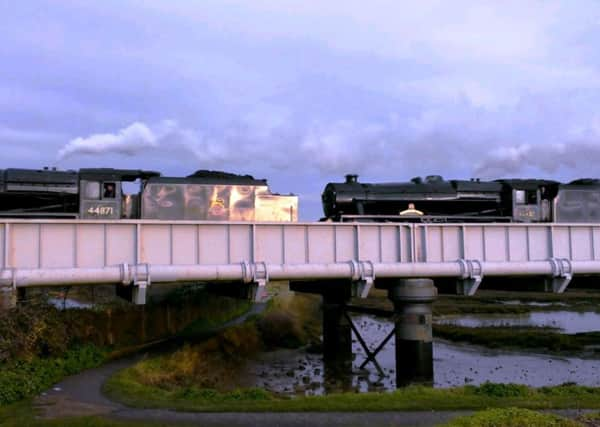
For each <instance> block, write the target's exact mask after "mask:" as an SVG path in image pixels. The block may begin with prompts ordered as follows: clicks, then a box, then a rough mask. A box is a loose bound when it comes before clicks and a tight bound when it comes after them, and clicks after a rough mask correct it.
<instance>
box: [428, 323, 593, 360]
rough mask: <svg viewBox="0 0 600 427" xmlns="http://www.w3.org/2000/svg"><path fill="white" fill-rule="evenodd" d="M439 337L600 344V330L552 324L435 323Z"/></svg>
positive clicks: (556, 345) (496, 344) (545, 345)
mask: <svg viewBox="0 0 600 427" xmlns="http://www.w3.org/2000/svg"><path fill="white" fill-rule="evenodd" d="M433 334H434V336H435V337H437V338H443V339H447V340H450V341H459V342H467V343H470V344H476V345H481V346H485V347H490V348H505V349H515V348H517V349H545V350H549V351H552V352H561V353H562V352H580V351H583V350H586V349H587V348H588V347H590V346H597V345H599V344H600V332H584V333H578V334H563V333H561V332H559V331H556V330H554V329H552V328H544V327H530V326H526V327H522V326H494V327H476V328H472V327H466V326H457V325H439V324H438V325H434V326H433Z"/></svg>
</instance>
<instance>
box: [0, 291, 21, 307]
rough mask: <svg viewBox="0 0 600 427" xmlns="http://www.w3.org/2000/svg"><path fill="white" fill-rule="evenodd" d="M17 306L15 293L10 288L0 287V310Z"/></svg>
mask: <svg viewBox="0 0 600 427" xmlns="http://www.w3.org/2000/svg"><path fill="white" fill-rule="evenodd" d="M16 305H17V291H16V290H15V289H14V288H13V287H12V286H0V310H8V309H11V308H14V307H16Z"/></svg>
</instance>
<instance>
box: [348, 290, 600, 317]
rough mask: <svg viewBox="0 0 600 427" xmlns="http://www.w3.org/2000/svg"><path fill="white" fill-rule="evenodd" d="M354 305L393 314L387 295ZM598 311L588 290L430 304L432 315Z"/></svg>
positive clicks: (483, 294)
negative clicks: (431, 305)
mask: <svg viewBox="0 0 600 427" xmlns="http://www.w3.org/2000/svg"><path fill="white" fill-rule="evenodd" d="M352 302H353V304H355V305H362V306H366V307H370V308H377V309H381V310H388V311H392V310H393V306H392V303H391V302H390V300H389V299H388V297H387V292H386V291H384V290H381V289H373V290H371V292H370V294H369V297H368V298H366V299H359V298H356V299H354V300H353V301H352ZM557 310H561V311H562V310H569V311H599V310H600V293H599V292H598V291H597V290H589V289H577V288H574V289H568V290H567V292H565V293H563V294H553V293H544V292H520V291H496V290H485V289H482V290H479V291H478V292H477V294H475V295H474V296H471V297H464V296H460V295H449V294H441V295H439V296H438V298H437V299H436V300H435V301H434V303H433V315H434V316H446V315H460V314H525V313H531V312H533V311H557Z"/></svg>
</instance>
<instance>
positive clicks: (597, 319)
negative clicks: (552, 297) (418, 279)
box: [436, 311, 600, 334]
mask: <svg viewBox="0 0 600 427" xmlns="http://www.w3.org/2000/svg"><path fill="white" fill-rule="evenodd" d="M436 323H440V324H452V325H458V326H466V327H470V328H474V327H482V326H539V327H549V328H555V329H558V330H559V331H560V332H563V333H565V334H576V333H580V332H593V331H600V313H595V312H582V313H577V312H572V311H548V312H546V311H540V312H532V313H526V314H509V315H506V314H477V315H461V316H444V317H442V318H439V319H437V320H436Z"/></svg>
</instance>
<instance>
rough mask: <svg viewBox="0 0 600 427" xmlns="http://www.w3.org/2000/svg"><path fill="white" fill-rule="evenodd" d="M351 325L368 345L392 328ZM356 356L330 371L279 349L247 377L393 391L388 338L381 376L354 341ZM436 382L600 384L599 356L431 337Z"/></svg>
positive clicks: (289, 385)
mask: <svg viewBox="0 0 600 427" xmlns="http://www.w3.org/2000/svg"><path fill="white" fill-rule="evenodd" d="M353 319H354V322H355V324H356V325H357V326H358V327H359V329H360V331H361V334H362V336H363V337H364V338H365V340H366V341H367V344H368V345H369V346H370V347H371V349H373V348H375V347H376V346H377V344H379V343H380V342H381V341H382V340H383V339H384V338H385V336H386V335H387V334H388V333H389V332H390V331H391V330H392V324H391V323H390V322H389V321H386V320H380V319H377V318H374V317H370V316H355V317H354V318H353ZM353 352H354V354H355V355H356V356H355V359H354V361H353V364H352V365H353V366H352V372H350V373H347V374H346V375H339V373H332V372H331V369H327V368H326V367H325V366H324V364H323V361H322V357H321V355H319V354H307V353H306V352H305V351H302V350H279V351H275V352H270V353H264V354H262V355H261V356H260V357H259V358H258V359H257V360H256V361H254V362H249V364H248V366H247V367H246V373H245V375H244V376H245V377H246V381H247V384H248V381H249V382H250V385H253V386H256V387H263V388H265V389H268V390H271V391H273V392H277V393H282V394H289V395H297V394H304V395H319V394H324V393H332V392H339V391H358V392H366V391H383V390H394V389H395V388H396V384H395V350H394V340H393V339H392V340H391V341H390V342H389V343H388V344H387V345H386V347H385V348H384V349H383V350H382V351H381V352H380V353H379V354H378V356H377V361H378V362H379V364H380V365H381V367H382V368H383V370H384V373H385V376H383V377H381V376H380V375H379V374H378V372H377V370H376V369H375V367H374V366H373V364H369V365H367V367H366V368H365V369H364V370H359V366H360V365H361V364H362V362H363V361H364V360H365V358H366V356H365V353H364V350H363V349H362V348H361V347H360V344H359V343H358V342H356V341H355V342H354V343H353ZM433 355H434V386H435V387H454V386H461V385H465V384H475V385H477V384H482V383H484V382H486V381H491V382H500V383H508V382H514V383H520V384H526V385H530V386H534V387H540V386H547V385H559V384H562V383H565V382H575V383H577V384H581V385H589V386H600V360H596V359H582V358H577V357H558V356H548V355H544V354H535V353H522V352H510V351H501V350H500V351H498V350H487V349H484V348H480V347H475V346H470V345H460V344H452V343H448V342H444V341H439V340H438V341H435V342H434V346H433Z"/></svg>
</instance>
